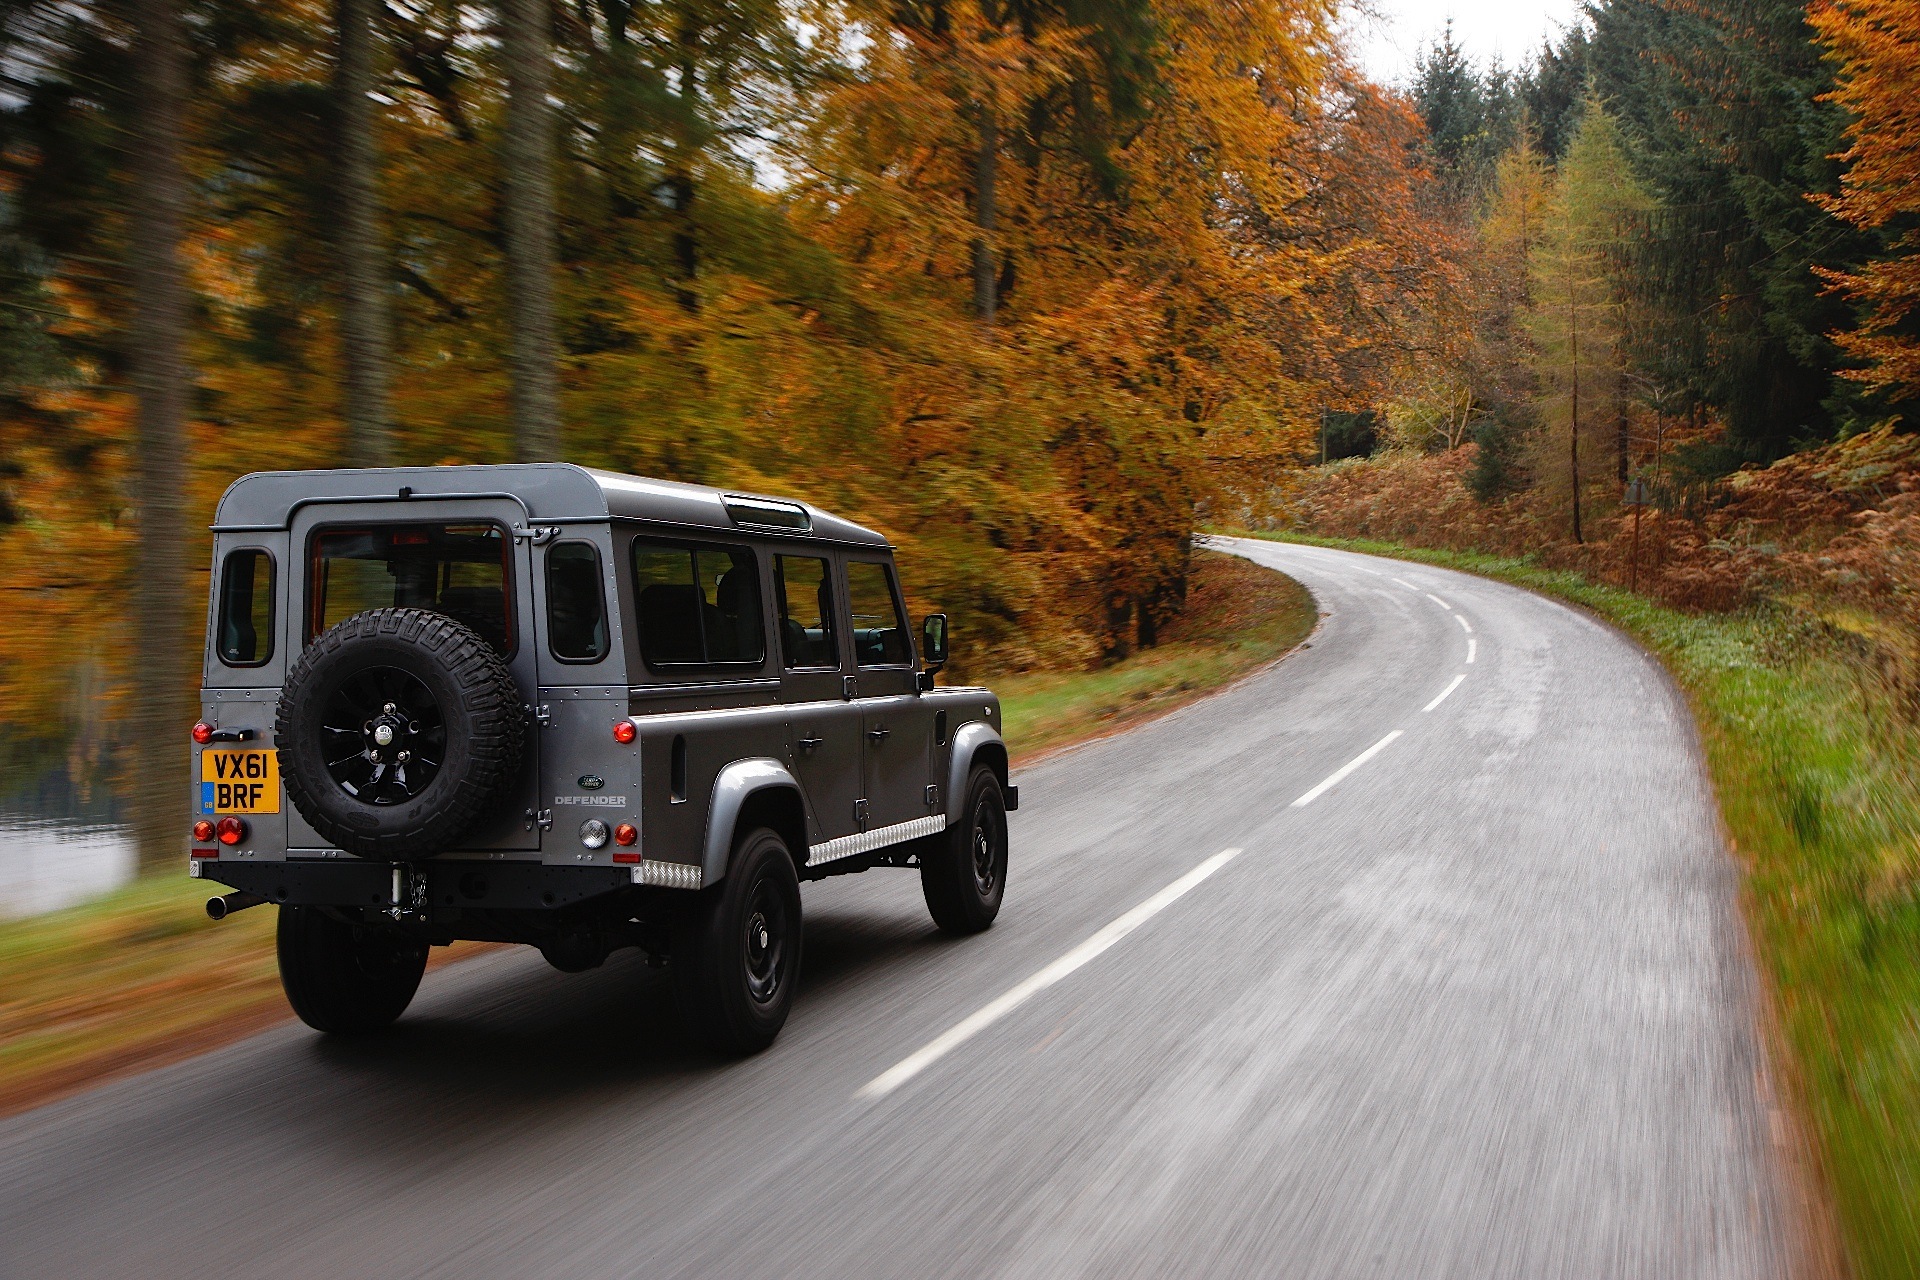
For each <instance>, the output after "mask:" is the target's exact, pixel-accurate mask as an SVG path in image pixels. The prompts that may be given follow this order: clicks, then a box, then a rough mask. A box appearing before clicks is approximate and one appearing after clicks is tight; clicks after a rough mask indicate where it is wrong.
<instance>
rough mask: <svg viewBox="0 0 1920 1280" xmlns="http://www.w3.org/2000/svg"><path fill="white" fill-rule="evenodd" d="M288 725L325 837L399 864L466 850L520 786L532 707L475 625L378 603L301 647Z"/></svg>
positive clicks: (302, 796)
mask: <svg viewBox="0 0 1920 1280" xmlns="http://www.w3.org/2000/svg"><path fill="white" fill-rule="evenodd" d="M274 735H275V737H276V738H277V740H278V741H277V745H278V747H279V751H280V776H281V778H282V779H283V780H284V781H285V783H286V787H287V797H288V799H290V800H292V801H293V807H294V808H295V809H297V810H299V812H300V816H301V817H303V818H305V819H306V820H307V821H308V823H310V824H311V825H312V827H313V829H314V830H315V831H317V832H319V833H320V836H321V838H322V839H324V840H327V841H329V842H330V843H332V844H334V845H337V846H339V847H340V848H342V849H344V850H346V851H347V852H348V853H354V854H359V855H360V856H361V857H365V858H379V859H381V860H382V861H387V862H399V861H408V860H411V859H415V858H426V857H431V856H432V855H434V854H436V853H439V852H441V851H442V850H444V849H447V848H450V847H452V845H453V843H454V842H455V841H457V840H459V839H460V838H461V837H462V836H464V835H465V834H467V832H468V831H470V830H471V829H472V828H473V825H474V823H475V822H477V821H478V820H479V819H481V818H482V817H484V816H486V815H487V814H488V813H489V812H491V811H492V810H494V809H496V808H497V807H498V806H499V804H500V801H501V797H502V796H504V795H506V794H508V793H509V792H511V791H512V790H513V788H512V786H511V784H512V783H513V781H514V780H515V778H516V776H517V775H518V773H519V769H520V759H521V755H522V754H523V751H524V748H525V744H526V737H527V711H526V707H525V705H524V703H522V701H521V698H520V691H519V690H518V689H517V688H516V687H515V686H514V683H513V676H512V674H511V673H509V672H508V670H507V664H506V663H505V662H504V661H503V660H502V659H501V657H500V655H499V654H498V653H496V652H495V651H494V649H493V647H492V646H491V645H489V644H488V643H487V642H486V641H485V640H483V639H481V638H480V635H479V633H478V632H476V631H474V630H473V628H471V627H469V626H466V625H465V624H464V623H460V622H456V621H455V620H454V619H452V618H449V617H448V616H446V615H445V614H443V613H435V612H433V611H432V610H429V609H370V610H368V611H367V612H365V613H357V614H355V615H354V616H353V617H351V618H348V619H346V620H345V621H344V622H341V623H338V624H337V625H335V626H332V627H329V628H328V629H327V630H326V631H325V632H323V633H322V634H321V635H320V637H319V638H318V639H316V640H315V641H314V642H313V643H312V644H310V645H308V646H307V648H306V652H304V653H302V654H301V655H300V660H299V661H298V662H296V663H294V665H293V670H292V671H291V672H289V673H288V675H287V682H286V684H285V686H283V687H282V689H281V691H280V704H279V707H278V714H277V715H276V717H275V719H274Z"/></svg>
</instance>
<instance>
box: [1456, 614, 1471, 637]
mask: <svg viewBox="0 0 1920 1280" xmlns="http://www.w3.org/2000/svg"><path fill="white" fill-rule="evenodd" d="M1453 616H1454V618H1455V620H1457V621H1458V622H1459V623H1460V626H1461V628H1462V629H1463V630H1465V631H1466V632H1467V634H1469V635H1471V634H1473V624H1472V623H1471V622H1468V621H1467V615H1466V614H1464V613H1456V614H1454V615H1453Z"/></svg>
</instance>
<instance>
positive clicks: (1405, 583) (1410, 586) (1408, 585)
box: [1394, 578, 1420, 591]
mask: <svg viewBox="0 0 1920 1280" xmlns="http://www.w3.org/2000/svg"><path fill="white" fill-rule="evenodd" d="M1394 581H1395V582H1397V583H1399V584H1400V585H1401V586H1403V587H1405V588H1406V589H1407V590H1409V591H1418V590H1419V589H1420V588H1418V587H1416V586H1414V585H1413V584H1412V583H1411V582H1408V581H1407V580H1406V579H1405V578H1395V579H1394Z"/></svg>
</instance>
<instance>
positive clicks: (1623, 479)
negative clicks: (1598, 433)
mask: <svg viewBox="0 0 1920 1280" xmlns="http://www.w3.org/2000/svg"><path fill="white" fill-rule="evenodd" d="M1614 409H1615V417H1614V420H1613V436H1614V440H1613V448H1614V454H1615V457H1614V464H1615V473H1616V478H1617V479H1618V480H1619V481H1620V483H1621V484H1622V485H1625V484H1626V483H1627V470H1628V465H1629V463H1631V461H1632V459H1631V458H1630V457H1629V452H1630V446H1631V443H1632V442H1631V441H1630V440H1629V439H1628V434H1627V395H1626V391H1625V389H1624V388H1622V389H1621V391H1620V392H1619V394H1618V396H1617V399H1616V403H1615V405H1614Z"/></svg>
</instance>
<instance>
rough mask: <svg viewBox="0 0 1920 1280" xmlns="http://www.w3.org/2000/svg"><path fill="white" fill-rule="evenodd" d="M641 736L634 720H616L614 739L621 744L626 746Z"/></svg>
mask: <svg viewBox="0 0 1920 1280" xmlns="http://www.w3.org/2000/svg"><path fill="white" fill-rule="evenodd" d="M639 736H640V730H639V729H638V728H637V727H636V726H635V725H634V723H633V721H631V720H618V721H615V722H614V726H613V740H614V741H615V742H617V743H619V744H620V745H621V746H625V745H626V744H627V743H629V742H632V741H633V740H634V739H635V738H637V737H639Z"/></svg>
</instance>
